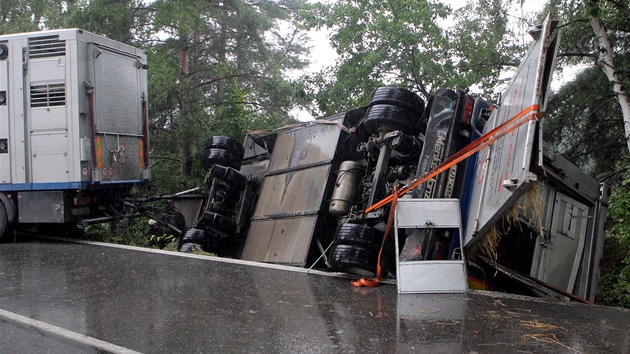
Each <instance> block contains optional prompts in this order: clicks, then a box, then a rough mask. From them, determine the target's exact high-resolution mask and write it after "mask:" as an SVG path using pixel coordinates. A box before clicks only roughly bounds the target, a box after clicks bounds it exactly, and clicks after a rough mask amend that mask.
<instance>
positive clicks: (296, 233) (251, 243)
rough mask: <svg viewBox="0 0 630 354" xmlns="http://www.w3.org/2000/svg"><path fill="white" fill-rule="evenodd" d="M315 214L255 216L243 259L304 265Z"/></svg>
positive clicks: (315, 220)
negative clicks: (284, 217) (303, 215)
mask: <svg viewBox="0 0 630 354" xmlns="http://www.w3.org/2000/svg"><path fill="white" fill-rule="evenodd" d="M316 222H317V216H316V215H313V216H308V217H300V218H294V219H280V220H254V221H252V223H251V227H250V229H249V236H248V238H247V242H246V243H245V248H244V249H243V255H242V256H241V258H242V259H246V260H250V261H256V262H267V263H282V264H289V265H297V266H304V265H305V264H306V256H307V255H308V249H309V246H310V243H311V236H312V235H313V232H314V230H315V224H316Z"/></svg>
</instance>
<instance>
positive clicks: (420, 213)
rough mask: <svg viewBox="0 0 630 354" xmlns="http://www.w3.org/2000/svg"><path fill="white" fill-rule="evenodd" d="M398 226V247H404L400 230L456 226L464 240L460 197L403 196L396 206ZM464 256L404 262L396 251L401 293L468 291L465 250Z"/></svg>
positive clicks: (396, 235)
mask: <svg viewBox="0 0 630 354" xmlns="http://www.w3.org/2000/svg"><path fill="white" fill-rule="evenodd" d="M394 226H395V229H394V235H395V244H396V250H399V249H400V247H399V241H398V229H410V228H416V229H422V228H429V227H430V228H442V229H456V230H458V231H459V238H460V242H462V237H463V236H462V235H463V234H462V226H461V213H460V209H459V200H458V199H401V200H399V201H398V202H397V205H396V217H395V221H394ZM460 244H463V243H460ZM461 256H462V259H452V260H431V261H412V262H401V261H400V259H399V254H398V252H396V274H397V278H398V280H397V284H398V293H400V294H403V293H462V292H466V290H467V289H468V282H467V274H466V260H465V257H464V254H463V253H462V254H461Z"/></svg>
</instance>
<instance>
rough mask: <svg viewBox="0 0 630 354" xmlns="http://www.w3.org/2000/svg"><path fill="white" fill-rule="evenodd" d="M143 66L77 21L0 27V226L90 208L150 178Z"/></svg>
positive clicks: (140, 57)
mask: <svg viewBox="0 0 630 354" xmlns="http://www.w3.org/2000/svg"><path fill="white" fill-rule="evenodd" d="M146 69H147V64H146V54H145V53H144V51H142V50H140V49H137V48H134V47H132V46H129V45H126V44H123V43H119V42H116V41H113V40H110V39H107V38H104V37H101V36H98V35H95V34H92V33H89V32H86V31H83V30H80V29H61V30H51V31H41V32H32V33H19V34H10V35H4V36H0V200H2V203H0V208H1V209H0V234H2V233H3V232H4V231H5V229H6V226H7V224H11V223H13V222H18V223H67V222H72V221H76V220H78V219H79V218H86V217H94V216H98V214H99V213H98V211H99V210H100V209H102V207H103V206H106V205H110V204H115V203H114V202H115V200H116V199H118V198H119V197H121V196H125V195H126V194H127V193H128V192H129V191H130V189H131V188H132V187H133V186H134V185H137V184H142V183H145V182H147V181H148V180H149V178H150V173H149V161H148V125H147V124H148V122H147V71H146Z"/></svg>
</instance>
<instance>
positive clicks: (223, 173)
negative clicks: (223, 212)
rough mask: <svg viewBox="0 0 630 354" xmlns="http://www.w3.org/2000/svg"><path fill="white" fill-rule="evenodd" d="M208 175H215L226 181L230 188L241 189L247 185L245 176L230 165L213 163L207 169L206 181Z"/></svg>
mask: <svg viewBox="0 0 630 354" xmlns="http://www.w3.org/2000/svg"><path fill="white" fill-rule="evenodd" d="M209 177H215V178H218V179H220V180H222V181H224V182H225V183H228V184H229V185H230V187H231V189H236V190H242V189H243V188H245V186H246V185H247V176H245V175H244V174H242V173H241V172H239V171H237V170H235V169H233V168H231V167H225V166H221V165H214V166H212V167H210V170H208V175H207V176H206V181H207V180H208V179H209ZM207 183H208V182H206V184H207Z"/></svg>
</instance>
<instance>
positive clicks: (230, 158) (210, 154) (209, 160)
mask: <svg viewBox="0 0 630 354" xmlns="http://www.w3.org/2000/svg"><path fill="white" fill-rule="evenodd" d="M242 162H243V159H242V158H241V157H238V156H237V155H234V154H233V153H231V152H229V151H228V150H223V149H214V148H211V149H208V150H204V151H203V155H202V157H201V166H203V168H204V169H205V170H206V171H207V170H208V169H209V168H210V167H212V166H213V165H223V166H227V167H231V168H234V169H237V170H239V169H240V168H241V163H242Z"/></svg>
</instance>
